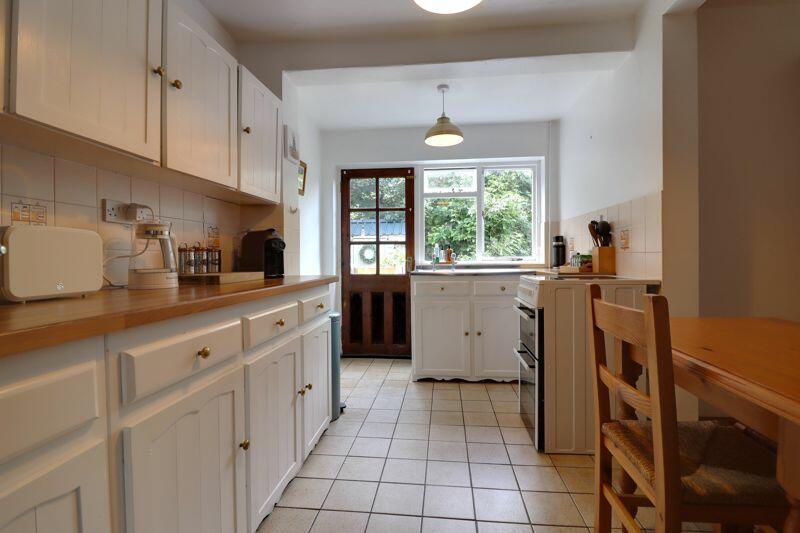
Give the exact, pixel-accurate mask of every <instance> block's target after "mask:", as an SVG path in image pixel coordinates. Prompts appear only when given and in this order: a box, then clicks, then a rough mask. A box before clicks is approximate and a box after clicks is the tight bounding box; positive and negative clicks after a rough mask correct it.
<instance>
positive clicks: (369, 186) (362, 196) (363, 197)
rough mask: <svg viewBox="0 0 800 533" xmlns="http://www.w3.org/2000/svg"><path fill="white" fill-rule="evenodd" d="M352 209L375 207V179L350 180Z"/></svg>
mask: <svg viewBox="0 0 800 533" xmlns="http://www.w3.org/2000/svg"><path fill="white" fill-rule="evenodd" d="M350 207H352V208H354V209H370V208H373V207H375V178H359V179H352V180H350Z"/></svg>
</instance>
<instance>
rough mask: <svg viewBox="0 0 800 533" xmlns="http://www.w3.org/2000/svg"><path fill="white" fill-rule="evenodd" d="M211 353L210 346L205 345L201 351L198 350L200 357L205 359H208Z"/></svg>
mask: <svg viewBox="0 0 800 533" xmlns="http://www.w3.org/2000/svg"><path fill="white" fill-rule="evenodd" d="M210 355H211V348H209V347H208V346H203V347H202V348H201V349H200V351H199V352H197V356H198V357H202V358H203V359H208V356H210Z"/></svg>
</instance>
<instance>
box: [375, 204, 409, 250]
mask: <svg viewBox="0 0 800 533" xmlns="http://www.w3.org/2000/svg"><path fill="white" fill-rule="evenodd" d="M380 232H381V239H380V240H382V241H395V242H397V241H400V242H402V241H405V240H406V214H405V212H404V211H381V227H380Z"/></svg>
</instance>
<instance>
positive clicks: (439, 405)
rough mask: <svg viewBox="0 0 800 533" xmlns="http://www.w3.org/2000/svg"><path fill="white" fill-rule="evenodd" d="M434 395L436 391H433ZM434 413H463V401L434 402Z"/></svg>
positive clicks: (435, 400)
mask: <svg viewBox="0 0 800 533" xmlns="http://www.w3.org/2000/svg"><path fill="white" fill-rule="evenodd" d="M433 392H434V393H435V392H436V391H433ZM433 410H434V411H453V412H457V413H460V412H461V400H437V399H434V400H433Z"/></svg>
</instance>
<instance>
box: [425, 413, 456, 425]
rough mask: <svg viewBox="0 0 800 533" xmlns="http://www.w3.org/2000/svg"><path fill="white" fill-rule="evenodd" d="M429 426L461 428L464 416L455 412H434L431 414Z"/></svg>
mask: <svg viewBox="0 0 800 533" xmlns="http://www.w3.org/2000/svg"><path fill="white" fill-rule="evenodd" d="M431 424H439V425H443V426H463V425H464V415H463V414H462V413H460V412H455V411H434V412H432V413H431Z"/></svg>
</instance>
